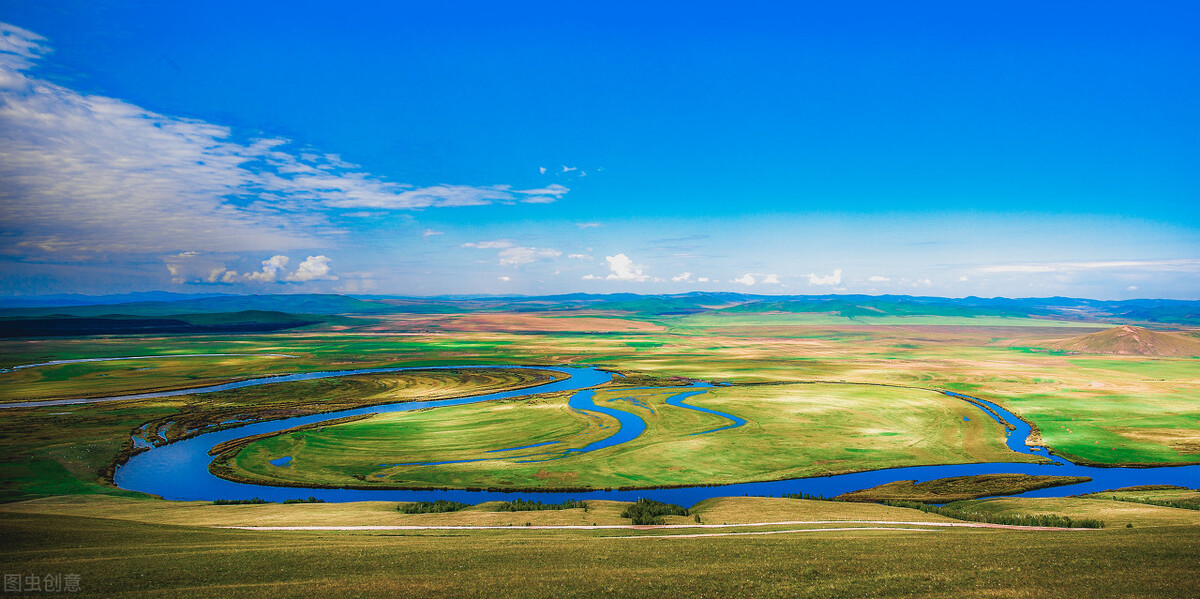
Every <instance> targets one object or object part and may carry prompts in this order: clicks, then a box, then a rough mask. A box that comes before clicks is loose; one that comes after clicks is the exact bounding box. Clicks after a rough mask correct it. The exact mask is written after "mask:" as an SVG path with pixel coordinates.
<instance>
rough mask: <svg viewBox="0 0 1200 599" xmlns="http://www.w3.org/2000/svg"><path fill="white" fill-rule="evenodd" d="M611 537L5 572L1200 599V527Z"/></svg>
mask: <svg viewBox="0 0 1200 599" xmlns="http://www.w3.org/2000/svg"><path fill="white" fill-rule="evenodd" d="M295 507H304V506H295ZM313 507H317V506H313ZM610 534H611V533H609V532H605V531H597V532H557V531H538V530H526V529H524V528H521V527H517V528H515V529H510V530H504V531H495V532H482V533H480V534H469V535H462V536H459V535H446V534H445V531H430V532H429V533H427V534H426V533H421V532H404V533H399V532H397V531H391V532H387V531H384V532H379V533H338V532H251V531H239V530H218V529H210V528H197V527H178V526H165V525H155V524H141V523H134V522H122V521H115V520H105V519H96V518H81V517H71V516H53V517H52V516H39V515H13V516H5V517H3V518H0V537H3V538H4V540H5V541H4V543H3V544H2V545H0V563H3V564H4V569H5V571H6V572H39V573H43V572H64V573H76V574H79V575H80V581H81V587H82V589H83V591H84V593H86V594H87V595H94V596H107V597H145V596H154V595H158V596H195V595H197V594H201V595H203V594H220V595H221V596H223V597H282V596H297V595H313V594H320V595H322V596H325V597H342V596H365V595H371V596H427V595H434V594H436V595H437V596H439V597H479V596H505V597H554V598H561V597H597V596H620V597H682V596H718V597H734V596H738V597H744V596H788V597H805V596H812V597H832V596H836V597H911V596H921V597H955V598H958V597H997V596H1005V597H1071V598H1076V597H1135V596H1136V597H1146V596H1161V597H1194V596H1197V595H1200V578H1198V577H1196V576H1195V565H1196V564H1197V563H1200V535H1197V534H1196V529H1195V527H1163V528H1157V529H1148V528H1133V529H1126V528H1124V527H1121V528H1113V529H1106V530H1099V531H1062V532H1053V531H1051V532H1039V533H1036V534H1034V533H1028V532H1017V531H1005V530H970V529H945V530H940V531H934V532H903V531H896V532H889V531H862V532H830V533H819V532H818V533H799V534H776V535H765V536H740V537H714V538H699V539H642V540H638V539H609V538H602V537H604V536H608V535H610ZM1081 535H1086V536H1081ZM199 564H202V565H203V566H202V567H201V566H199Z"/></svg>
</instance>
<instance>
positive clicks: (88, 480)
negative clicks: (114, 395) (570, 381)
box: [0, 369, 558, 500]
mask: <svg viewBox="0 0 1200 599" xmlns="http://www.w3.org/2000/svg"><path fill="white" fill-rule="evenodd" d="M551 376H558V375H553V373H548V372H542V371H532V370H491V369H489V370H469V369H465V370H427V371H414V372H408V373H395V374H384V375H364V376H357V377H348V378H343V379H323V380H315V381H297V382H291V383H280V384H277V385H270V386H265V387H251V388H246V389H239V390H235V391H228V392H222V393H211V394H204V395H194V396H177V397H169V398H158V399H146V400H136V401H121V402H109V403H99V404H84V405H72V406H48V407H41V408H13V409H8V410H5V411H4V412H3V415H4V418H3V419H2V420H0V454H2V455H4V456H5V459H4V460H0V500H13V499H19V498H24V497H29V496H44V495H61V494H69V493H119V494H125V493H126V492H124V491H119V490H116V489H115V488H113V487H112V486H111V483H110V482H108V483H106V478H107V477H109V476H111V472H110V471H109V468H110V467H111V466H112V464H113V461H114V459H116V458H117V456H118V454H119V453H121V452H123V451H129V450H130V449H131V448H132V444H131V442H130V436H131V435H132V434H134V433H139V434H141V435H142V436H145V437H149V438H151V439H153V438H155V433H157V435H158V438H160V439H161V438H166V439H177V438H180V437H182V436H184V435H186V434H189V432H192V431H196V430H200V429H203V428H204V427H206V426H212V425H216V424H218V423H220V422H223V421H226V420H244V419H248V418H279V417H283V416H295V415H302V414H314V413H321V412H329V411H334V410H340V409H346V408H352V407H358V406H363V405H373V404H379V403H389V402H401V401H411V400H419V399H439V398H448V397H460V396H463V395H472V394H475V393H478V392H480V391H484V392H487V391H497V390H503V389H514V388H520V387H526V386H528V385H530V384H534V383H536V382H540V381H545V380H548V378H549V377H551ZM147 423H148V424H147ZM143 427H145V428H144V429H143ZM143 430H145V431H146V432H144V433H143V432H142V431H143Z"/></svg>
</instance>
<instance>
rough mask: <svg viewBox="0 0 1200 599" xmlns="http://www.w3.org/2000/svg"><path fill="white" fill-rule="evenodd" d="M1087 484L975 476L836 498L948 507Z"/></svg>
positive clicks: (904, 483)
mask: <svg viewBox="0 0 1200 599" xmlns="http://www.w3.org/2000/svg"><path fill="white" fill-rule="evenodd" d="M1090 480H1091V478H1089V477H1086V476H1047V475H1041V476H1035V475H1029V474H977V475H974V476H953V477H950V478H939V479H936V480H927V481H925V482H922V483H917V482H916V481H915V480H898V481H894V482H890V483H884V484H882V485H878V486H875V487H871V488H869V489H860V490H858V491H851V492H849V493H842V494H841V495H838V496H837V498H838V499H840V500H842V501H869V502H882V501H919V502H923V503H949V502H951V501H961V500H964V499H975V498H978V497H990V496H993V495H1016V494H1018V493H1025V492H1027V491H1033V490H1035V489H1044V488H1046V487H1057V486H1061V485H1073V484H1077V483H1085V482H1088V481H1090Z"/></svg>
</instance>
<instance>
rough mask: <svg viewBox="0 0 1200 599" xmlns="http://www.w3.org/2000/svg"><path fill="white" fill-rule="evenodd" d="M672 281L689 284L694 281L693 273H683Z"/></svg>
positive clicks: (672, 278)
mask: <svg viewBox="0 0 1200 599" xmlns="http://www.w3.org/2000/svg"><path fill="white" fill-rule="evenodd" d="M671 280H672V281H674V282H676V283H689V282H691V280H692V273H690V272H681V273H679V274H677V275H675V276H673V277H671Z"/></svg>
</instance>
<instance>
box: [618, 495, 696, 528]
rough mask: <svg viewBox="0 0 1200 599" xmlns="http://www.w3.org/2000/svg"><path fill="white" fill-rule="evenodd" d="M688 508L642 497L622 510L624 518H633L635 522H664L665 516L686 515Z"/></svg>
mask: <svg viewBox="0 0 1200 599" xmlns="http://www.w3.org/2000/svg"><path fill="white" fill-rule="evenodd" d="M686 515H688V510H687V508H685V507H683V506H681V505H675V504H673V503H663V502H661V501H654V500H653V499H646V498H642V499H639V500H637V501H636V502H634V503H633V504H631V505H630V506H629V507H627V508H625V511H623V512H621V517H622V518H632V519H633V523H634V524H662V523H663V516H686Z"/></svg>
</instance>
